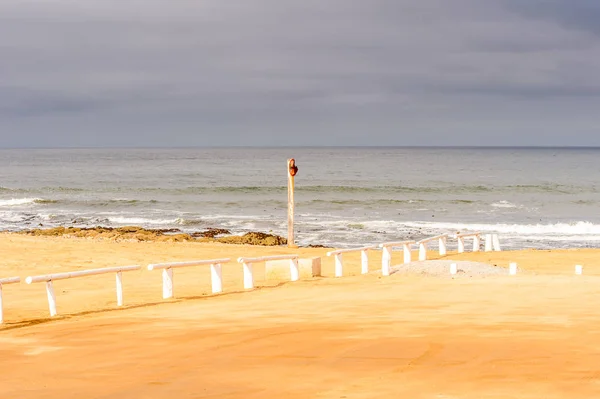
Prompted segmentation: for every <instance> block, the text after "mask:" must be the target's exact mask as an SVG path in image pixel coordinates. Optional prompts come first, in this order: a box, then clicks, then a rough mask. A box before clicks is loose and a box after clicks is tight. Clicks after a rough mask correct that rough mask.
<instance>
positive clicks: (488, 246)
mask: <svg viewBox="0 0 600 399" xmlns="http://www.w3.org/2000/svg"><path fill="white" fill-rule="evenodd" d="M491 251H501V249H500V239H499V238H498V234H486V235H485V252H491Z"/></svg>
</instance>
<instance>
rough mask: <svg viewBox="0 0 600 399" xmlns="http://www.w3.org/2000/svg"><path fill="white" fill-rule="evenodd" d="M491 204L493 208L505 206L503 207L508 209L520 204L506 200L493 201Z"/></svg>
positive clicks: (518, 206)
mask: <svg viewBox="0 0 600 399" xmlns="http://www.w3.org/2000/svg"><path fill="white" fill-rule="evenodd" d="M492 206H493V207H494V208H505V209H510V208H521V206H520V205H516V204H513V203H511V202H508V201H499V202H494V203H493V204H492Z"/></svg>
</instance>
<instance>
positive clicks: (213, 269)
mask: <svg viewBox="0 0 600 399" xmlns="http://www.w3.org/2000/svg"><path fill="white" fill-rule="evenodd" d="M210 281H211V285H212V292H213V294H218V293H219V292H223V275H222V271H221V264H220V263H213V264H211V265H210Z"/></svg>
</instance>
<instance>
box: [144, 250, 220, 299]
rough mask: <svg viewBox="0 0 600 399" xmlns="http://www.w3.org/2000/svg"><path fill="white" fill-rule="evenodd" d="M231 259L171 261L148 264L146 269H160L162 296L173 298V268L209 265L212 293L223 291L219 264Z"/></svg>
mask: <svg viewBox="0 0 600 399" xmlns="http://www.w3.org/2000/svg"><path fill="white" fill-rule="evenodd" d="M229 262H231V259H229V258H223V259H209V260H194V261H190V262H173V263H156V264H151V265H148V270H161V269H162V280H163V298H164V299H168V298H173V289H174V285H173V269H175V268H178V267H190V266H203V265H210V279H211V283H212V292H213V294H216V293H219V292H222V291H223V275H222V273H221V265H222V264H223V263H229Z"/></svg>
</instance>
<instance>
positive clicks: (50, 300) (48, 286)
mask: <svg viewBox="0 0 600 399" xmlns="http://www.w3.org/2000/svg"><path fill="white" fill-rule="evenodd" d="M46 294H47V295H48V307H49V308H50V317H53V316H56V296H55V295H54V288H53V287H52V280H49V281H46Z"/></svg>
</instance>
